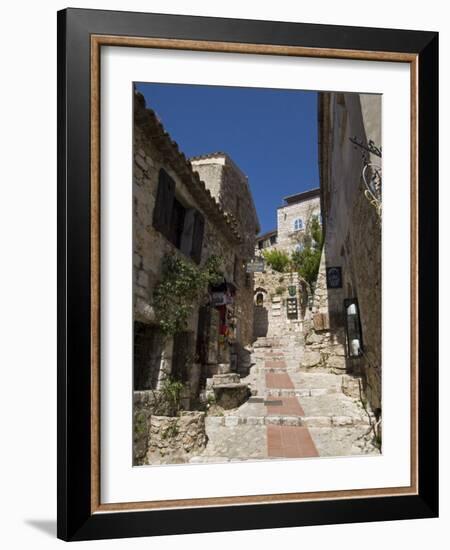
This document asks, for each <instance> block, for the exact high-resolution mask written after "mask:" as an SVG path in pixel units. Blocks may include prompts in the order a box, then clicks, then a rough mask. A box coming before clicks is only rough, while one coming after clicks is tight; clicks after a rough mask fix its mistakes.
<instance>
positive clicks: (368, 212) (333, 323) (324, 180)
mask: <svg viewBox="0 0 450 550" xmlns="http://www.w3.org/2000/svg"><path fill="white" fill-rule="evenodd" d="M319 103H320V113H319V121H320V132H319V134H320V140H321V146H320V151H321V199H322V216H323V223H324V227H325V244H324V250H323V257H322V263H321V268H320V278H319V281H318V285H317V291H316V298H315V302H314V312H313V313H326V314H327V315H328V323H329V326H330V330H331V332H332V333H334V334H335V335H336V338H337V339H338V341H339V342H340V344H342V345H343V346H345V335H344V332H343V326H344V305H343V302H344V299H345V298H356V299H357V301H358V304H359V312H360V320H361V329H362V339H363V355H362V356H361V357H360V358H355V359H353V358H349V357H347V358H346V360H345V366H346V369H347V371H348V372H355V373H357V372H360V373H361V375H362V381H363V388H364V392H365V395H366V397H367V399H368V401H369V403H370V405H371V407H372V409H373V410H374V411H375V412H376V413H377V414H378V413H380V412H381V224H380V218H379V216H378V214H377V212H376V210H375V208H374V207H373V206H372V205H371V204H370V203H369V201H368V200H367V198H366V197H365V195H364V186H363V181H362V169H363V165H364V164H363V158H362V154H361V152H362V151H361V149H360V148H358V147H355V146H354V145H353V144H352V143H351V141H350V139H349V138H351V137H354V136H356V137H357V138H358V139H360V140H361V141H362V142H364V143H366V144H367V143H368V140H373V141H374V143H375V144H376V145H377V146H381V96H379V95H375V94H373V95H372V94H371V95H368V94H367V95H365V94H350V93H345V94H338V93H322V94H321V97H320V102H319ZM370 161H371V162H375V163H377V164H381V159H380V158H378V157H376V156H374V155H370ZM335 266H338V267H340V268H341V270H342V287H341V288H338V289H330V288H328V289H327V288H326V267H335Z"/></svg>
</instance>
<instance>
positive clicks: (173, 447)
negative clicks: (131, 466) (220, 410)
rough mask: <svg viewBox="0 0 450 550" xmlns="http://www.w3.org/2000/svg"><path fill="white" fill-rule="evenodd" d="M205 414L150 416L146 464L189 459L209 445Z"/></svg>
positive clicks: (189, 412) (173, 462) (186, 412)
mask: <svg viewBox="0 0 450 550" xmlns="http://www.w3.org/2000/svg"><path fill="white" fill-rule="evenodd" d="M206 442H207V436H206V430H205V413H204V412H199V411H182V412H181V414H180V416H175V417H173V416H155V415H152V416H151V418H150V425H149V435H148V451H147V454H146V458H145V460H146V463H148V464H155V463H168V464H176V463H177V462H178V463H184V462H188V461H189V458H190V457H192V456H193V455H194V454H197V453H200V452H201V451H202V450H203V449H204V448H205V446H206Z"/></svg>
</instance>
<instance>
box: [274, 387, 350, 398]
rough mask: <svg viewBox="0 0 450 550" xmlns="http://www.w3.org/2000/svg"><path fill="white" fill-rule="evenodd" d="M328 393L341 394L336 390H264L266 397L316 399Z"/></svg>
mask: <svg viewBox="0 0 450 550" xmlns="http://www.w3.org/2000/svg"><path fill="white" fill-rule="evenodd" d="M330 393H342V392H341V391H340V390H338V389H337V388H298V389H284V388H283V389H274V388H270V389H266V390H265V392H264V395H265V396H267V397H316V396H318V395H325V394H330Z"/></svg>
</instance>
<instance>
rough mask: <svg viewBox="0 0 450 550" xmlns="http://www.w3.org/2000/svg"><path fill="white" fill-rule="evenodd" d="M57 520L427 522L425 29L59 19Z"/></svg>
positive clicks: (430, 258) (430, 122) (84, 525)
mask: <svg viewBox="0 0 450 550" xmlns="http://www.w3.org/2000/svg"><path fill="white" fill-rule="evenodd" d="M58 56H59V57H58V142H59V150H58V193H59V194H58V208H59V222H58V223H59V225H58V243H59V249H58V255H59V256H58V266H59V277H58V281H59V289H58V293H59V294H58V295H59V321H58V330H59V338H58V340H59V349H58V359H59V361H58V536H59V537H60V538H62V539H64V540H86V539H99V538H113V537H130V536H149V535H162V534H176V533H194V532H206V531H226V530H239V529H257V528H275V527H287V526H300V525H318V524H326V523H343V522H361V521H381V520H390V519H407V518H425V517H435V516H436V515H437V514H438V453H437V448H438V447H437V445H438V435H437V434H438V418H437V411H438V402H437V400H438V393H437V382H438V373H437V368H438V363H437V333H438V332H437V310H438V297H437V284H436V282H437V193H438V191H437V189H438V187H437V150H438V149H437V139H438V131H437V128H438V124H437V120H438V118H437V94H438V91H437V90H438V87H437V78H438V36H437V33H434V32H424V31H407V30H391V29H374V28H356V27H338V26H327V25H312V24H300V23H279V22H270V21H250V20H232V19H218V18H207V17H191V16H171V15H161V14H146V13H129V12H110V11H99V10H83V9H67V10H63V11H61V12H59V13H58Z"/></svg>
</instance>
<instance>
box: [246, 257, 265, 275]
mask: <svg viewBox="0 0 450 550" xmlns="http://www.w3.org/2000/svg"><path fill="white" fill-rule="evenodd" d="M245 271H246V273H262V272H263V271H264V260H263V259H262V258H257V259H255V260H252V261H251V262H247V263H246V264H245Z"/></svg>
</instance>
